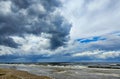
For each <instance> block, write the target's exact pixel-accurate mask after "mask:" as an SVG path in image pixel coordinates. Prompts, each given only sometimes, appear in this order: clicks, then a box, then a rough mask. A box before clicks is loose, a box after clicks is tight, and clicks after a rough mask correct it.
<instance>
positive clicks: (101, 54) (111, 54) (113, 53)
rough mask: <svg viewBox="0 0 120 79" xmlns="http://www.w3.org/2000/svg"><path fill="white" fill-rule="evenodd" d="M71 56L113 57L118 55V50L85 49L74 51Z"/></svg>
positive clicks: (119, 55) (119, 52)
mask: <svg viewBox="0 0 120 79" xmlns="http://www.w3.org/2000/svg"><path fill="white" fill-rule="evenodd" d="M72 56H73V57H86V56H87V57H90V58H93V59H94V58H95V59H96V58H97V59H99V58H100V59H107V58H115V57H120V51H102V50H94V51H85V52H80V53H75V54H73V55H72Z"/></svg>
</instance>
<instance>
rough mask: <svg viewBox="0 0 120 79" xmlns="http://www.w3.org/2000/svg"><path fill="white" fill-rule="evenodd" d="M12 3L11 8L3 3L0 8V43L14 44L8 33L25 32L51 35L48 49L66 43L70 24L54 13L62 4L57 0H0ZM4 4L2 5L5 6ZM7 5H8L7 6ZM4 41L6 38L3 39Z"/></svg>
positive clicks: (10, 34) (13, 45)
mask: <svg viewBox="0 0 120 79" xmlns="http://www.w3.org/2000/svg"><path fill="white" fill-rule="evenodd" d="M8 1H9V2H11V5H10V7H7V9H8V10H10V11H9V12H8V11H6V5H2V7H1V8H0V9H3V8H4V10H0V11H1V13H0V45H5V46H9V47H17V46H18V44H16V43H15V42H14V41H13V39H12V38H10V36H22V37H24V36H25V34H34V35H40V34H41V33H47V34H50V35H52V37H51V38H48V39H50V41H51V49H56V48H57V47H59V46H62V45H64V44H65V42H67V41H68V39H69V31H70V28H71V25H70V24H69V23H68V22H67V21H66V20H65V19H64V18H63V16H61V15H60V13H55V11H56V8H58V7H60V6H61V4H60V2H59V1H58V0H1V1H0V2H3V3H8ZM4 6H5V7H4ZM7 6H8V5H7ZM4 40H5V41H4Z"/></svg>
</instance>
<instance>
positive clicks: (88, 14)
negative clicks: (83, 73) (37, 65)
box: [0, 0, 120, 62]
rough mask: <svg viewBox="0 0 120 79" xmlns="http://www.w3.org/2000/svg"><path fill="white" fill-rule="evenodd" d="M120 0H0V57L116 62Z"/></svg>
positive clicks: (8, 59)
mask: <svg viewBox="0 0 120 79" xmlns="http://www.w3.org/2000/svg"><path fill="white" fill-rule="evenodd" d="M119 5H120V0H0V62H120V6H119Z"/></svg>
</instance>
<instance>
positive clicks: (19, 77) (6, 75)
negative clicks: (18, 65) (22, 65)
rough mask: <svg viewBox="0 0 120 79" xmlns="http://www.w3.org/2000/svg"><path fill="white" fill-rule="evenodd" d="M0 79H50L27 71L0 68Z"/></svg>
mask: <svg viewBox="0 0 120 79" xmlns="http://www.w3.org/2000/svg"><path fill="white" fill-rule="evenodd" d="M0 79H52V78H50V77H47V76H38V75H35V74H31V73H29V72H27V71H21V70H15V69H7V68H0Z"/></svg>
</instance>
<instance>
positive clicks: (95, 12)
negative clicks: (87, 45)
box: [61, 0, 120, 39]
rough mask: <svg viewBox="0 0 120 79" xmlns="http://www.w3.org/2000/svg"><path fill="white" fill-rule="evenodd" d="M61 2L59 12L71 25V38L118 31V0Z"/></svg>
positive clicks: (66, 0) (119, 11) (119, 7)
mask: <svg viewBox="0 0 120 79" xmlns="http://www.w3.org/2000/svg"><path fill="white" fill-rule="evenodd" d="M62 3H63V7H62V8H61V13H62V14H63V16H65V17H66V19H67V20H68V21H70V22H71V23H72V25H73V27H72V29H71V33H70V35H71V38H72V39H76V38H83V37H92V36H99V35H103V34H107V33H112V32H115V31H120V30H119V29H120V27H119V25H120V22H119V20H120V18H119V17H120V6H119V5H120V1H119V0H117V1H111V0H102V1H101V0H100V1H98V0H74V1H73V0H65V1H62Z"/></svg>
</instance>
